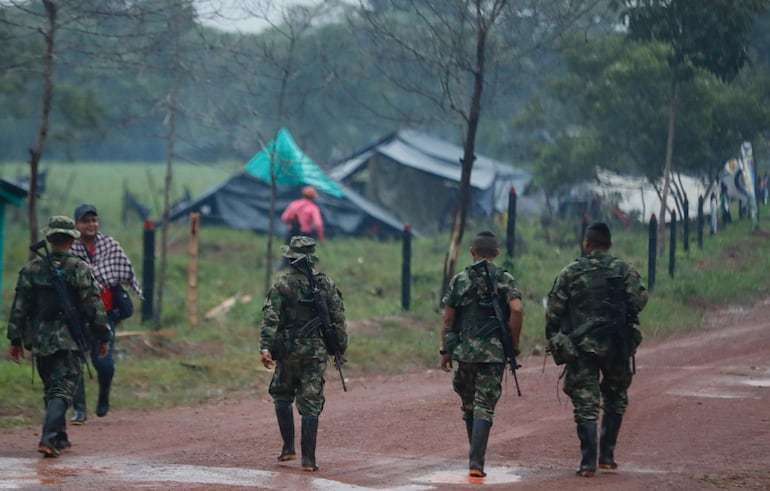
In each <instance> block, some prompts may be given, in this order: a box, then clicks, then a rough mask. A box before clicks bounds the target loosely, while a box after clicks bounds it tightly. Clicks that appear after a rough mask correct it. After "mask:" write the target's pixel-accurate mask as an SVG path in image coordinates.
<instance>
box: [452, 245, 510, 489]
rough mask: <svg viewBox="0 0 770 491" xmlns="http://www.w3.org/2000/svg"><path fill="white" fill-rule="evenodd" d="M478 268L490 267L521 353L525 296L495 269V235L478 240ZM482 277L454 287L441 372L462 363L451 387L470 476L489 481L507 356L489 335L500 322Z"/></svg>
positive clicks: (474, 250) (470, 272)
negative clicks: (488, 458)
mask: <svg viewBox="0 0 770 491" xmlns="http://www.w3.org/2000/svg"><path fill="white" fill-rule="evenodd" d="M470 253H471V256H472V257H473V261H474V265H475V264H478V263H479V261H487V263H488V264H487V268H488V271H489V274H490V275H491V277H492V278H493V280H494V284H496V289H497V295H498V299H499V301H500V302H501V303H503V305H501V308H502V310H503V312H505V311H508V312H510V316H509V319H508V323H509V324H508V326H509V327H510V330H511V338H512V340H513V349H514V351H515V353H516V354H518V353H519V335H520V333H521V323H522V319H523V313H522V305H521V292H520V291H519V290H518V288H516V281H515V280H514V278H513V276H512V275H511V274H510V273H508V272H507V271H505V270H503V269H500V268H497V267H495V265H494V264H492V261H493V260H494V259H495V257H497V255H498V254H499V253H500V250H499V249H498V247H497V238H496V237H495V236H494V234H492V233H491V232H481V233H479V234H478V235H476V236H475V237H474V238H473V243H472V245H471V248H470ZM483 275H484V273H483V271H482V272H481V273H479V272H478V269H474V268H472V267H470V266H469V267H467V268H466V269H465V270H464V271H462V272H460V273H458V274H456V275H455V276H454V277H453V278H452V279H451V280H450V282H449V286H448V289H447V292H446V294H445V295H444V298H443V300H442V303H443V304H444V319H443V322H442V326H441V340H442V342H441V351H440V354H441V369H442V370H444V371H445V372H449V371H451V369H452V360H455V361H456V362H457V369H456V371H455V374H454V380H453V382H452V385H453V387H454V390H455V392H456V393H457V394H458V395H459V396H460V400H461V402H462V406H461V408H462V412H463V419H464V420H465V428H466V431H467V433H468V441H469V443H470V452H469V463H470V465H469V468H470V470H469V475H470V476H473V477H484V476H486V473H485V472H484V455H485V454H486V450H487V441H488V440H489V430H490V428H491V427H492V420H493V418H494V414H495V406H496V405H497V401H498V400H499V399H500V395H501V394H502V379H503V372H504V371H505V354H504V352H503V345H502V343H501V342H500V338H499V335H496V334H494V333H491V334H487V335H484V333H483V331H489V330H488V326H489V323H490V322H496V318H495V313H494V307H493V305H492V303H491V296H492V294H493V292H489V291H488V288H487V284H486V282H485V278H484V276H483Z"/></svg>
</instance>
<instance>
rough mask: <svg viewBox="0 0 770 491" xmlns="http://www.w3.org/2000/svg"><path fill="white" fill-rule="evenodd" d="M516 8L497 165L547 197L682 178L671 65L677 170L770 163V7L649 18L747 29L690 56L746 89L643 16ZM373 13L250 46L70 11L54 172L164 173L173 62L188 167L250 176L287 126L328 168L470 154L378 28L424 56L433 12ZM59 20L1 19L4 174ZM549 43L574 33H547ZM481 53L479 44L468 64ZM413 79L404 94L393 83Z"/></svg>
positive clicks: (127, 17)
mask: <svg viewBox="0 0 770 491" xmlns="http://www.w3.org/2000/svg"><path fill="white" fill-rule="evenodd" d="M54 3H57V4H58V2H54ZM453 3H460V4H462V3H463V2H453ZM465 3H466V4H469V5H470V4H471V3H473V2H465ZM502 3H504V4H507V5H506V6H505V7H506V9H507V10H505V11H503V12H502V14H501V16H500V18H499V20H498V21H497V25H496V26H495V29H496V30H495V37H494V38H491V40H490V41H491V42H494V43H495V56H494V58H491V59H490V60H489V61H490V63H489V66H488V69H489V71H488V72H487V78H486V81H485V87H486V88H487V90H486V91H485V92H484V93H483V94H482V99H481V101H480V103H481V109H482V111H483V117H482V118H481V119H480V121H479V125H478V131H477V136H476V138H477V142H476V145H475V148H476V150H477V151H478V152H479V153H483V154H486V155H489V156H492V157H495V158H499V159H501V160H504V161H507V162H511V163H513V164H515V165H522V166H527V167H530V168H533V169H535V171H536V175H537V179H536V180H537V182H539V183H540V185H541V186H542V187H544V188H545V189H547V190H548V191H549V192H551V193H554V194H558V193H559V192H560V191H562V190H564V189H566V188H568V187H569V186H570V183H571V182H573V181H574V180H577V179H583V178H589V177H590V176H591V174H592V169H593V167H594V166H595V165H597V164H600V165H602V166H603V167H609V168H615V169H617V170H622V171H631V172H634V173H636V174H643V175H647V176H649V177H650V178H655V177H659V176H660V175H661V174H662V172H663V167H664V164H665V163H666V152H667V148H666V133H667V131H668V129H667V127H668V125H669V119H668V116H667V111H668V110H669V107H670V103H671V91H670V88H671V81H672V75H671V73H672V72H671V70H672V66H673V65H672V61H676V63H677V65H676V68H675V70H676V79H675V80H677V81H678V92H677V101H676V107H677V108H678V112H677V117H676V119H675V121H674V123H673V124H674V129H675V134H676V138H675V139H674V140H673V142H672V145H673V147H672V148H671V153H672V160H673V162H674V167H675V168H676V169H677V170H683V171H684V170H686V171H690V172H694V173H695V174H698V175H703V176H708V175H712V174H713V173H714V172H715V169H716V167H718V166H720V165H721V163H722V162H724V160H725V159H726V158H728V157H729V156H732V155H733V154H734V153H735V149H736V148H737V146H738V145H739V143H740V140H742V139H751V140H754V142H755V149H756V155H757V159H758V160H760V161H761V159H762V158H763V156H764V155H763V153H764V152H767V150H768V148H767V146H766V137H767V128H768V122H769V121H770V116H768V110H767V108H768V107H770V104H769V103H768V102H770V101H769V99H770V89H768V87H770V84H768V78H770V59H769V55H768V53H770V16H769V15H768V14H767V13H766V2H761V1H754V0H751V1H746V2H734V1H732V2H731V1H726V0H725V1H719V2H713V1H707V0H694V1H689V2H681V1H680V2H632V3H634V4H638V5H648V4H649V8H650V9H652V10H650V12H656V10H655V9H656V8H657V9H658V12H659V10H660V8H662V7H661V5H664V4H677V3H679V4H680V5H683V6H684V7H683V8H685V9H687V11H688V12H694V13H697V14H698V15H699V16H700V17H697V18H698V19H711V20H712V25H710V26H708V29H716V28H719V26H722V29H723V30H728V31H729V30H732V31H736V32H739V34H740V35H742V36H744V37H743V38H742V39H723V38H718V39H715V41H714V43H712V44H709V45H705V44H703V43H706V41H707V40H708V38H709V36H705V34H706V33H701V34H704V36H701V37H697V36H694V39H692V40H690V41H691V43H695V44H696V45H697V44H698V43H701V45H702V47H703V48H704V50H710V51H706V52H704V53H703V55H702V56H703V57H706V58H707V59H713V58H717V57H718V56H717V55H716V54H715V53H724V54H725V56H726V57H727V59H734V60H736V64H735V65H734V66H732V67H729V68H724V67H723V68H724V70H729V71H730V74H729V76H724V75H726V74H727V72H725V71H722V72H720V71H719V70H720V69H717V70H716V71H714V70H712V69H710V68H709V67H707V66H704V64H703V63H700V64H699V63H698V60H699V58H698V57H697V56H694V55H693V56H691V54H690V52H682V51H681V50H680V51H677V46H679V45H678V44H676V43H677V41H676V40H673V41H672V40H671V39H666V38H665V36H663V35H662V34H660V30H657V31H656V30H655V28H654V26H653V25H652V20H651V18H642V17H639V16H636V17H634V16H632V15H629V14H630V13H631V11H629V10H628V7H627V6H625V5H623V4H624V3H625V2H613V1H609V0H608V1H593V2H585V3H583V4H581V8H583V9H585V12H583V13H584V14H585V15H581V16H574V17H572V18H570V19H569V21H570V22H569V23H567V22H566V21H567V19H566V18H565V17H560V16H559V14H558V13H557V12H556V10H555V7H554V9H553V10H551V11H549V10H548V8H549V6H551V5H552V4H553V5H557V4H558V3H559V2H555V1H554V2H549V1H545V0H543V1H539V2H525V1H509V2H502ZM200 4H201V2H196V5H197V6H199V5H200ZM367 4H368V9H367V10H363V9H364V7H363V6H362V5H350V3H349V2H346V3H342V4H335V3H334V2H324V4H323V5H321V6H319V7H314V8H309V7H294V8H292V9H287V10H286V11H284V12H283V14H284V15H283V17H282V18H281V19H282V20H281V21H280V22H275V23H274V24H273V25H272V26H271V27H268V28H266V29H265V30H264V31H262V32H260V33H256V34H255V33H246V34H243V33H236V32H224V31H219V30H216V29H214V28H212V27H207V26H206V25H204V24H203V23H201V21H200V19H199V18H198V14H197V11H196V9H195V6H194V5H193V3H192V2H189V1H187V0H136V1H125V0H111V1H97V0H73V1H70V2H61V4H60V5H59V10H58V26H59V27H58V30H57V33H56V45H55V60H56V64H55V69H54V73H53V75H54V77H53V80H54V84H55V90H54V94H53V103H52V109H51V121H50V125H49V129H48V142H47V144H46V146H45V149H44V150H43V157H44V158H47V159H52V160H75V161H77V160H89V161H111V160H115V161H152V162H160V161H163V160H165V158H166V152H167V142H166V139H167V136H168V130H167V125H168V110H167V107H166V106H165V104H166V103H167V100H168V97H169V93H170V90H171V85H172V71H171V70H170V67H171V66H173V65H174V64H175V63H178V66H179V67H180V68H179V69H180V78H179V84H180V85H179V93H178V101H177V107H178V112H177V116H176V117H177V119H176V136H177V143H176V145H175V147H174V153H175V156H176V157H177V158H179V159H183V160H189V161H195V162H212V163H213V162H219V161H223V160H234V161H245V160H247V159H249V158H250V157H251V156H253V155H254V154H255V153H256V152H257V151H258V150H259V149H260V147H261V145H262V144H264V142H265V141H267V140H269V139H270V138H272V136H273V135H274V133H275V131H277V127H278V126H285V127H287V128H289V130H290V131H291V132H292V134H293V135H294V136H295V139H296V140H297V141H298V142H299V143H300V145H301V146H302V148H303V149H304V150H305V151H306V152H307V153H308V154H309V155H310V156H311V157H312V158H314V159H315V160H316V161H317V162H318V163H319V164H321V165H322V166H325V165H328V164H329V163H331V162H333V161H335V160H336V159H338V158H340V157H343V156H345V155H346V154H348V153H350V152H352V151H354V150H356V149H358V148H361V147H363V146H365V145H367V144H369V143H371V142H373V141H374V140H376V139H377V138H379V137H381V136H383V135H384V134H386V133H388V132H390V131H393V130H395V129H397V128H398V127H402V126H410V127H415V128H417V129H421V130H423V131H427V132H429V133H432V134H434V135H436V136H439V137H443V138H446V139H448V140H450V141H453V142H455V143H460V142H461V141H462V139H463V138H464V135H463V132H462V131H460V129H459V125H458V123H457V121H456V120H453V119H452V118H451V115H450V113H451V104H452V101H451V100H448V99H443V100H442V99H440V97H439V98H435V97H434V98H433V99H431V97H432V96H434V95H436V94H435V93H434V94H431V93H429V91H430V90H431V89H432V88H433V87H435V86H437V85H438V84H440V83H442V81H441V80H438V79H436V78H435V76H434V74H433V73H432V72H431V71H430V70H427V69H426V67H425V65H424V64H423V65H422V66H420V65H417V64H414V60H409V59H406V58H394V57H393V56H392V55H393V54H394V52H393V51H392V50H391V51H388V50H386V49H384V48H383V45H382V38H381V37H378V36H377V35H376V34H377V33H375V32H374V31H373V30H372V29H371V23H370V22H368V20H371V19H377V20H378V21H380V22H383V23H384V22H385V21H386V20H387V22H388V23H389V25H390V26H392V25H394V23H400V25H402V26H403V28H402V29H400V30H398V36H400V37H401V39H403V40H405V41H409V39H407V38H408V37H410V36H411V37H413V39H412V41H416V40H420V37H423V38H424V37H425V36H428V35H430V33H426V32H425V31H423V30H420V29H416V28H409V26H415V25H416V20H415V18H414V15H415V11H416V10H415V9H416V8H417V7H422V8H425V7H426V6H430V4H431V2H430V1H417V0H401V1H395V0H392V1H385V0H382V1H377V2H367ZM180 5H181V6H182V7H183V9H182V12H183V15H182V17H181V18H180V19H179V29H180V33H181V43H180V46H179V50H178V51H177V52H176V53H174V52H172V50H171V48H170V47H171V45H172V40H171V35H172V30H171V29H170V26H171V25H172V17H171V16H172V14H173V13H174V12H177V10H175V9H174V8H172V7H174V6H180ZM656 5H657V6H656ZM536 8H537V10H536ZM719 9H722V10H719ZM725 12H727V14H726V13H725ZM503 14H504V15H503ZM732 14H735V16H731V15H732ZM739 14H740V16H739ZM255 15H257V12H256V11H255ZM458 15H460V14H458ZM693 15H694V14H693ZM367 19H368V20H367ZM633 19H636V21H634V20H633ZM640 19H641V20H640ZM300 20H302V21H303V22H300ZM44 21H45V7H44V3H43V2H41V1H37V0H29V1H18V0H17V1H13V2H4V3H3V4H2V5H0V105H2V107H3V110H2V111H0V161H9V160H14V161H18V160H27V159H28V152H29V149H30V147H32V146H33V145H34V142H35V134H36V132H37V131H38V123H39V115H40V111H41V107H40V105H41V103H40V101H41V97H42V92H43V90H44V87H43V85H42V84H43V82H42V78H41V76H40V73H41V72H42V70H43V63H44V56H43V54H44V52H45V40H44V38H43V37H42V36H40V35H39V33H40V29H41V27H42V26H43V25H44ZM738 21H740V22H742V23H743V24H741V25H736V22H738ZM560 22H561V23H560ZM634 22H636V23H635V24H634ZM644 22H647V24H644ZM296 29H301V31H297V30H296ZM549 29H551V34H553V33H554V32H557V33H558V34H559V35H558V36H551V35H547V34H546V33H547V31H548V30H549ZM644 29H646V31H645V32H646V34H645V32H642V31H643V30H644ZM704 29H706V27H704ZM291 30H294V31H293V32H289V31H291ZM711 38H714V36H711ZM717 41H718V42H723V43H728V42H730V43H737V45H738V47H742V46H743V45H744V44H745V48H746V49H745V50H739V53H740V55H741V56H743V55H744V54H745V60H743V59H742V60H737V59H736V58H735V56H737V55H735V53H736V51H730V50H731V49H733V50H734V49H735V46H728V45H723V46H717V45H715V43H716V42H717ZM741 43H743V44H741ZM680 44H681V43H680ZM471 47H472V44H471V43H470V40H469V42H468V45H466V46H457V49H458V50H459V49H470V48H471ZM730 56H732V57H731V58H730ZM173 57H177V58H178V60H177V61H173V60H172V58H173ZM738 61H741V62H740V63H738ZM743 61H745V63H743ZM712 68H713V67H712ZM399 71H400V72H401V74H402V76H401V78H400V80H401V82H403V85H401V86H399V84H398V82H399V80H398V78H395V77H394V74H398V73H399ZM407 85H408V86H407ZM462 87H463V86H461V85H460V86H458V88H462ZM463 90H468V89H467V87H466V88H465V89H463ZM425 96H427V97H425ZM459 157H460V156H458V158H459Z"/></svg>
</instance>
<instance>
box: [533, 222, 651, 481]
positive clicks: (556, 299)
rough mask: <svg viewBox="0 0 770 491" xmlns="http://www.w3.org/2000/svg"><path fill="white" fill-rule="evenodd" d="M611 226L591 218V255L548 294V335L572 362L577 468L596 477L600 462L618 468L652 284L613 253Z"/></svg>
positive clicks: (559, 357) (567, 377) (587, 243)
mask: <svg viewBox="0 0 770 491" xmlns="http://www.w3.org/2000/svg"><path fill="white" fill-rule="evenodd" d="M611 246H612V237H611V234H610V229H609V227H608V226H607V225H606V224H605V223H594V224H592V225H590V226H589V227H588V228H587V229H586V232H585V236H584V238H583V250H584V253H585V255H584V256H583V257H581V258H579V259H577V260H576V261H573V262H572V263H570V264H568V265H567V266H566V267H564V268H563V269H562V270H561V272H560V273H559V275H558V276H557V277H556V279H555V281H554V284H553V287H552V288H551V291H550V293H549V294H548V306H547V309H546V326H545V336H546V339H547V340H548V349H549V351H550V352H551V354H552V355H553V357H554V361H555V362H556V363H557V364H566V367H565V370H564V387H563V390H564V393H566V394H567V395H568V396H569V397H570V400H571V401H572V405H573V417H574V420H575V423H576V424H577V435H578V439H579V440H580V453H581V460H580V466H579V467H578V469H577V474H578V475H580V476H583V477H590V476H593V475H594V473H595V472H596V458H597V441H596V440H597V435H596V433H597V420H598V418H599V409H600V408H601V409H602V410H603V415H602V422H601V430H600V438H599V442H598V451H599V467H600V468H601V469H616V468H617V467H618V464H617V463H616V462H615V455H614V451H615V444H616V442H617V438H618V433H619V431H620V425H621V423H622V421H623V415H624V414H625V412H626V408H627V407H628V388H629V386H630V385H631V379H632V377H633V368H632V362H631V357H633V355H634V353H635V351H636V348H637V347H638V346H639V344H640V343H641V342H642V334H641V332H640V331H639V330H638V329H637V328H636V327H634V324H638V318H637V315H638V314H639V312H641V311H642V309H643V308H644V307H645V305H646V304H647V290H646V288H645V287H644V286H643V285H642V282H641V279H640V277H639V273H638V272H637V270H636V269H634V267H633V266H631V265H629V264H628V263H626V262H624V261H622V260H621V259H618V258H616V257H613V256H612V255H610V254H609V249H610V247H611Z"/></svg>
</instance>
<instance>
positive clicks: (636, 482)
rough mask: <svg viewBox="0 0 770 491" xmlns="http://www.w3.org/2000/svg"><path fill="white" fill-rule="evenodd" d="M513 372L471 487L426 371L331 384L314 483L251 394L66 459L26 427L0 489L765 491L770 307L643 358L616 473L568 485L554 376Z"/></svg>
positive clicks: (146, 423)
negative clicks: (282, 455) (482, 468)
mask: <svg viewBox="0 0 770 491" xmlns="http://www.w3.org/2000/svg"><path fill="white" fill-rule="evenodd" d="M438 358H439V357H438V354H437V355H436V362H437V364H438V361H439V359H438ZM521 361H522V362H523V364H524V367H523V368H522V369H521V370H520V371H519V381H520V383H521V390H522V392H523V397H517V396H516V393H515V388H514V384H513V379H512V378H510V377H509V378H508V379H507V380H506V388H505V392H504V394H503V398H502V399H501V401H500V403H499V405H498V413H497V415H496V419H495V424H494V426H493V427H492V432H491V436H490V442H489V448H488V453H487V471H488V473H489V475H488V477H487V478H486V479H484V480H478V479H477V480H472V479H471V478H468V477H466V473H467V452H468V445H467V439H466V436H465V429H464V425H463V422H462V420H461V419H460V409H459V402H458V398H457V396H456V395H455V394H454V393H453V392H452V389H451V375H450V374H446V373H443V372H441V371H440V370H438V369H436V370H430V371H425V372H421V373H411V374H407V375H399V376H379V377H366V378H353V379H349V380H348V392H347V393H343V391H342V388H341V386H340V383H339V380H338V379H337V377H336V373H334V372H330V373H329V376H328V379H329V380H328V382H327V405H326V408H325V411H324V413H323V415H322V417H321V422H320V431H319V444H318V451H317V456H318V463H319V465H320V471H319V472H316V473H305V472H302V471H301V470H300V469H299V461H296V460H295V461H290V462H284V463H279V462H277V461H276V456H277V454H278V452H279V449H280V448H279V447H280V442H279V435H278V429H277V426H276V424H275V419H274V413H273V409H272V403H271V401H270V399H269V397H268V396H267V394H266V393H260V394H254V395H253V397H250V398H242V399H240V398H239V399H227V400H224V401H221V402H219V403H216V404H207V405H202V406H196V407H184V408H177V409H170V410H160V411H125V410H121V409H120V408H113V410H112V411H111V412H110V414H109V415H108V416H107V417H105V418H96V417H94V416H93V415H91V416H90V419H89V421H88V422H87V423H86V424H85V425H84V426H79V427H70V428H69V431H70V437H71V439H72V441H73V442H74V447H73V448H72V449H71V451H69V452H66V453H65V454H64V455H63V456H62V457H60V458H58V459H42V458H40V457H39V456H38V454H37V453H36V452H35V448H36V447H35V444H36V442H37V439H38V438H39V433H38V432H39V427H29V428H17V429H12V430H3V431H0V442H1V443H2V444H1V445H0V489H38V488H44V489H66V490H81V489H90V488H98V489H100V490H112V489H114V490H118V489H179V490H182V489H196V490H197V489H200V490H203V489H206V490H208V489H213V490H219V489H297V490H366V489H396V490H403V491H419V490H431V489H436V490H448V489H477V488H478V487H479V486H482V487H484V488H489V489H513V490H522V491H523V490H542V491H545V490H548V491H553V490H560V491H569V490H582V489H593V490H645V491H649V490H703V489H706V490H709V489H714V490H722V489H741V490H767V489H770V405H769V402H770V300H769V301H768V302H765V303H763V304H761V305H758V306H756V307H755V308H752V309H746V310H744V309H730V310H726V311H723V312H716V313H713V314H711V321H710V323H709V326H708V327H707V328H706V329H704V330H701V331H699V332H698V333H695V334H692V335H688V336H686V337H681V338H677V339H672V340H666V341H661V342H657V343H653V342H647V341H646V342H645V343H644V344H643V345H642V347H641V348H640V351H639V353H638V355H637V376H636V378H635V380H634V384H633V385H632V387H631V390H630V400H631V402H630V408H629V411H628V413H627V415H626V418H625V421H624V424H623V428H622V430H621V434H620V438H619V442H618V447H617V450H616V459H617V460H618V462H619V463H620V468H619V469H618V470H616V471H613V472H599V473H598V474H597V475H596V476H595V477H593V478H579V477H576V476H575V475H574V468H575V466H576V464H577V462H578V460H579V450H578V441H577V437H576V435H575V426H574V423H573V422H572V407H571V405H570V403H569V401H568V399H567V398H566V396H565V395H564V394H563V393H561V391H560V388H559V386H558V385H557V376H558V373H559V369H558V367H556V366H555V365H553V363H552V362H551V361H550V359H549V360H548V362H547V363H546V365H545V371H544V372H543V371H542V367H543V359H542V358H539V357H538V358H536V357H531V358H526V359H523V360H521ZM297 445H299V442H297ZM298 449H299V446H298Z"/></svg>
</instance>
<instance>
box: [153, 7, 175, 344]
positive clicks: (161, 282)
mask: <svg viewBox="0 0 770 491" xmlns="http://www.w3.org/2000/svg"><path fill="white" fill-rule="evenodd" d="M179 15H180V14H179V10H178V9H176V10H175V11H174V14H173V17H172V19H171V29H172V30H173V38H172V39H173V43H174V47H173V64H172V67H171V72H172V73H171V92H170V93H169V95H168V101H167V102H168V113H167V114H168V116H167V118H168V134H167V135H166V178H165V181H164V183H163V220H162V223H163V225H162V227H161V233H160V272H159V274H158V293H157V297H156V300H157V302H156V308H155V316H154V324H155V327H156V328H158V329H159V328H160V326H161V318H162V317H161V316H162V312H163V289H164V287H165V284H166V269H167V264H168V228H169V225H170V224H169V217H170V215H171V183H172V180H173V179H172V178H173V169H174V145H175V143H176V112H177V99H178V96H179V84H180V80H179V78H180V75H179V70H180V63H181V62H180V60H179V56H180V54H179V36H180V34H179V30H180V29H179V23H180V19H179Z"/></svg>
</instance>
